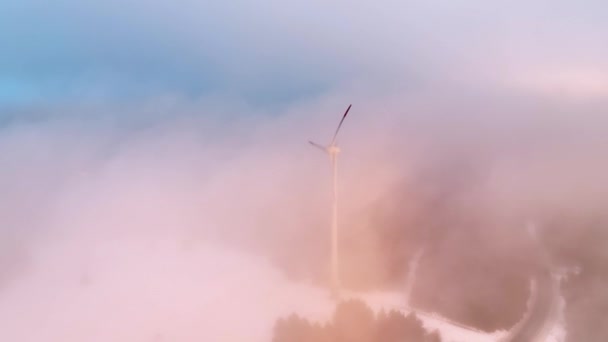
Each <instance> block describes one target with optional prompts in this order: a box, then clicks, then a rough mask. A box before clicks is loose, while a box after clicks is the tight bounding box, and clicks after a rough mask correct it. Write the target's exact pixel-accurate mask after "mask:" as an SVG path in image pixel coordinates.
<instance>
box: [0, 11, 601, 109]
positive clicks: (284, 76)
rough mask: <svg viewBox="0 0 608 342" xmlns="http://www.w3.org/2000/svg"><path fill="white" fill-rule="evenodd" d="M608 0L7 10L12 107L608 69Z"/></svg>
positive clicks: (0, 22) (6, 71)
mask: <svg viewBox="0 0 608 342" xmlns="http://www.w3.org/2000/svg"><path fill="white" fill-rule="evenodd" d="M607 7H608V5H606V4H605V3H604V2H602V1H586V2H580V3H579V2H577V3H574V2H566V1H541V0H535V1H527V2H524V1H515V2H513V1H509V2H507V1H497V2H492V3H491V4H488V3H487V2H483V1H477V0H473V1H462V0H458V1H446V0H436V1H431V2H428V1H406V2H403V1H393V0H385V1H380V2H374V3H372V2H366V1H350V2H347V1H341V0H335V1H329V2H328V1H308V2H299V1H298V2H290V3H289V4H287V3H284V2H281V1H275V0H264V1H256V2H254V1H244V0H239V1H232V2H230V3H226V2H222V1H218V0H207V1H193V0H177V1H172V2H161V1H157V0H151V1H145V0H126V1H101V0H93V1H87V2H84V1H75V0H59V1H53V2H45V1H40V0H23V1H7V0H5V1H3V2H2V3H0V41H2V45H1V46H0V49H1V50H0V52H1V53H0V105H1V104H5V105H6V104H19V105H27V104H32V103H40V102H42V103H44V102H49V101H50V102H55V101H59V102H71V101H82V100H86V99H103V100H108V101H116V100H120V101H124V100H127V101H128V100H135V99H140V98H146V97H151V96H156V95H158V94H178V95H180V96H184V97H199V96H204V95H205V94H210V93H223V94H229V95H231V96H235V97H240V98H244V99H247V100H248V101H251V102H261V103H265V102H273V101H293V100H297V99H299V98H306V97H310V96H316V95H319V94H322V93H325V92H330V91H333V90H335V89H340V88H341V87H344V85H345V84H351V83H353V82H359V83H363V84H367V85H368V86H369V87H370V88H373V87H383V86H386V85H391V86H397V87H401V86H404V85H405V86H407V85H411V84H419V83H420V82H421V81H426V82H427V83H429V82H430V83H432V82H437V83H445V82H448V81H454V80H457V81H462V80H469V81H470V80H471V79H472V80H473V81H471V82H476V81H480V80H487V79H495V78H502V77H504V75H503V74H502V72H505V71H508V72H510V73H512V72H515V73H521V74H525V73H528V72H529V69H535V68H538V66H543V65H549V66H551V68H553V69H551V68H549V69H550V70H549V71H547V72H548V73H551V72H552V71H551V70H554V69H559V68H565V67H567V68H575V69H577V70H578V69H581V66H583V67H584V68H585V69H586V70H587V69H589V70H592V71H587V72H588V73H589V72H594V71H593V70H597V69H598V68H599V69H601V70H602V72H605V71H606V62H605V60H606V58H604V57H606V52H607V49H608V48H606V47H605V45H606V44H602V41H603V39H604V38H605V33H606V28H607V25H606V24H605V23H604V19H603V18H602V15H601V13H606V11H607V10H608V8H607Z"/></svg>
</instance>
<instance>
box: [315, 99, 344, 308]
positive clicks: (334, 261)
mask: <svg viewBox="0 0 608 342" xmlns="http://www.w3.org/2000/svg"><path fill="white" fill-rule="evenodd" d="M351 106H352V104H351V105H348V108H346V111H345V112H344V115H342V120H340V123H339V124H338V128H336V132H335V133H334V137H333V139H332V140H331V143H330V144H329V145H327V146H323V145H320V144H317V143H315V142H313V141H310V140H309V141H308V142H309V143H310V144H311V145H312V146H314V147H316V148H318V149H320V150H321V151H323V152H325V153H327V155H328V156H329V159H330V161H331V170H332V179H333V181H332V187H333V196H332V219H331V287H332V293H333V294H334V295H335V296H339V292H340V291H339V290H340V274H339V264H338V153H340V148H339V147H338V146H337V145H336V137H337V136H338V132H339V131H340V127H342V123H343V122H344V119H346V115H348V111H349V110H350V107H351Z"/></svg>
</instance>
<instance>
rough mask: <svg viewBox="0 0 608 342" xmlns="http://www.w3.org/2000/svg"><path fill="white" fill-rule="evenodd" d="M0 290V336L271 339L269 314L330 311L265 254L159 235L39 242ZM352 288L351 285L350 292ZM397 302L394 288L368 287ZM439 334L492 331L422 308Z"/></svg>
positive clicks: (322, 294)
mask: <svg viewBox="0 0 608 342" xmlns="http://www.w3.org/2000/svg"><path fill="white" fill-rule="evenodd" d="M37 250H38V251H39V253H38V254H37V255H36V256H35V258H34V259H33V260H32V263H31V267H30V269H29V270H28V272H27V273H26V274H24V275H23V276H22V277H20V278H19V279H17V280H16V281H14V282H12V283H11V284H10V286H9V287H8V288H6V289H5V290H4V291H3V292H2V294H1V295H0V341H20V342H39V341H49V342H83V341H87V342H98V341H99V342H102V341H103V342H107V341H116V342H127V341H128V342H144V341H155V342H157V341H179V342H195V341H197V342H198V341H235V342H236V341H239V342H240V341H254V342H257V341H259V342H268V341H270V338H271V331H272V327H273V324H274V321H275V319H276V318H277V317H278V316H281V315H285V314H289V313H291V312H293V311H297V312H298V313H300V314H302V315H303V316H305V317H308V318H310V319H314V320H321V321H323V320H326V319H328V318H329V317H330V315H331V314H332V312H333V304H332V301H331V299H330V298H329V296H328V293H327V292H326V291H325V290H323V289H319V288H315V287H312V286H307V285H302V284H294V283H290V282H289V281H287V280H286V279H284V278H283V277H282V276H281V274H280V273H279V272H277V271H276V270H274V269H273V268H272V267H271V266H270V264H268V263H267V262H266V261H265V260H264V259H263V258H259V257H252V256H250V255H245V254H241V253H238V252H234V251H230V250H229V249H227V248H220V247H218V245H217V244H216V245H205V244H199V245H196V246H192V247H190V248H186V247H184V244H183V243H180V241H178V240H174V239H168V238H166V237H165V238H163V237H160V236H157V237H155V238H152V237H149V238H147V239H143V238H141V237H131V238H121V239H109V238H108V239H101V240H97V241H93V240H88V242H87V241H84V240H69V239H62V240H57V241H56V242H54V243H49V242H48V241H47V242H45V244H44V246H40V247H39V248H38V249H37ZM351 296H354V295H351ZM364 299H365V300H366V301H367V302H368V303H369V304H370V305H371V306H372V307H373V308H374V309H377V310H379V309H380V308H381V307H384V308H395V307H397V306H398V305H399V303H403V300H402V297H401V296H400V295H398V294H386V293H377V294H367V295H365V296H364ZM421 319H422V320H423V322H424V326H425V327H426V328H428V329H430V330H434V329H438V330H439V331H440V334H441V335H442V337H443V338H444V341H447V342H449V341H453V342H459V341H463V342H477V341H479V342H485V341H488V342H489V341H496V339H497V337H499V335H500V334H493V335H490V334H482V333H476V332H472V331H468V330H467V329H464V328H461V327H458V326H454V325H450V324H448V323H446V322H444V321H442V320H441V319H440V318H437V317H432V316H430V315H421Z"/></svg>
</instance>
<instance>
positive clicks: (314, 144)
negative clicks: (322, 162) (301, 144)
mask: <svg viewBox="0 0 608 342" xmlns="http://www.w3.org/2000/svg"><path fill="white" fill-rule="evenodd" d="M308 142H309V143H310V144H311V145H312V146H314V147H316V148H318V149H320V150H321V151H323V152H327V148H325V147H324V146H322V145H319V144H317V143H316V142H314V141H310V140H308Z"/></svg>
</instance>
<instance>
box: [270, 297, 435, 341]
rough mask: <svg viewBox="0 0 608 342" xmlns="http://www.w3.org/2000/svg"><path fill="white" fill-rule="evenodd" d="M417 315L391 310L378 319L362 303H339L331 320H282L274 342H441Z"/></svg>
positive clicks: (352, 300)
mask: <svg viewBox="0 0 608 342" xmlns="http://www.w3.org/2000/svg"><path fill="white" fill-rule="evenodd" d="M440 341H441V337H440V335H439V333H438V332H436V331H435V332H432V333H428V332H427V331H426V330H425V329H424V328H423V326H422V322H421V321H420V319H418V317H416V315H415V314H413V313H410V314H409V315H407V316H405V315H403V314H402V313H401V312H399V311H396V310H392V311H389V312H385V311H381V312H380V313H379V314H378V315H375V314H374V312H373V311H372V310H371V309H370V308H369V307H368V306H367V305H366V304H365V303H363V302H362V301H360V300H354V299H351V300H347V301H343V302H340V303H339V304H338V305H337V306H336V310H335V312H334V315H333V317H332V319H331V320H330V321H329V322H327V323H325V324H319V323H313V322H310V321H308V320H306V319H305V318H303V317H300V316H298V315H297V314H295V313H294V314H291V315H290V316H288V317H285V318H279V319H278V320H277V322H276V324H275V328H274V337H273V340H272V342H440Z"/></svg>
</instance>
